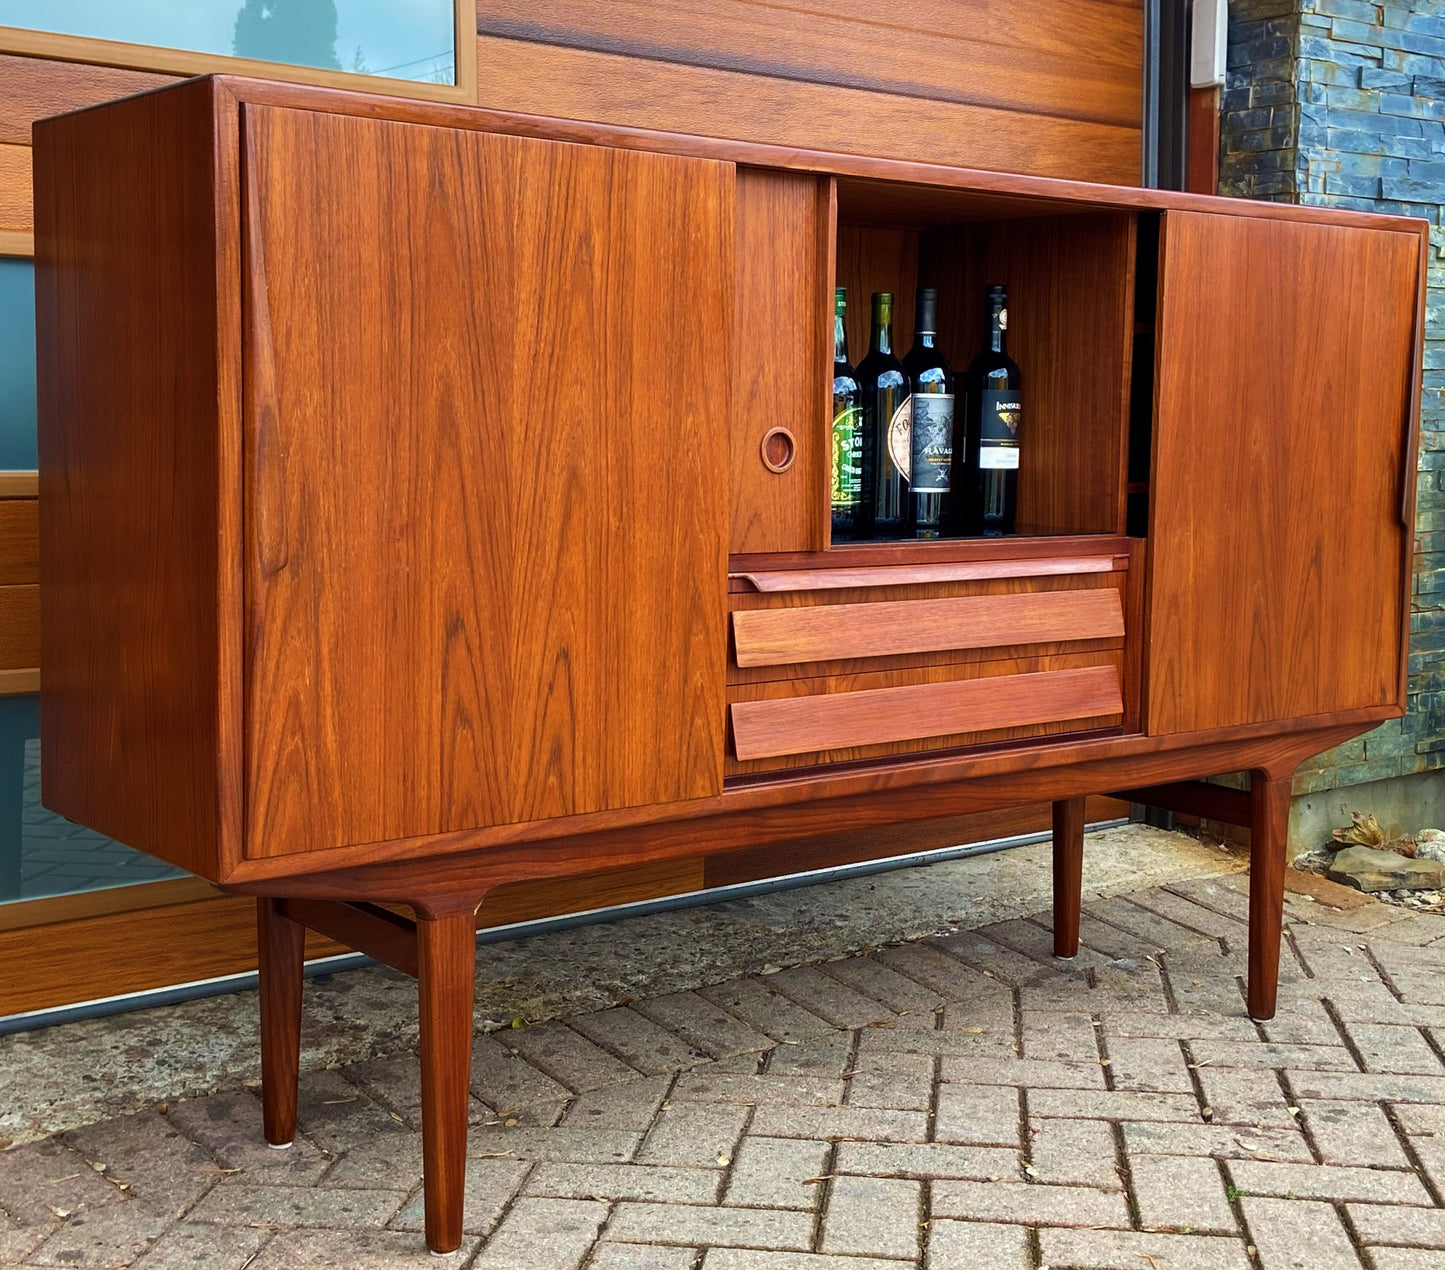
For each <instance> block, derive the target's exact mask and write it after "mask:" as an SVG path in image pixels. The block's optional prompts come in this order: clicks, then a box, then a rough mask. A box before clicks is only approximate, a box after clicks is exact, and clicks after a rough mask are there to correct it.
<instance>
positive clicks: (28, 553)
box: [0, 498, 40, 666]
mask: <svg viewBox="0 0 1445 1270" xmlns="http://www.w3.org/2000/svg"><path fill="white" fill-rule="evenodd" d="M39 581H40V507H39V504H38V502H37V501H36V500H35V499H34V498H0V586H14V585H16V584H18V583H22V582H39ZM36 652H37V654H38V653H39V649H37V650H36ZM30 664H31V665H32V666H33V665H37V664H38V660H37V661H35V662H31V663H30Z"/></svg>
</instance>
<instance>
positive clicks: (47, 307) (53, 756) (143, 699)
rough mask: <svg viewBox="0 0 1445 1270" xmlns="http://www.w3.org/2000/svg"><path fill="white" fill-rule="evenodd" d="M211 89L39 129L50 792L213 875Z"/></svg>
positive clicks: (89, 818) (216, 476)
mask: <svg viewBox="0 0 1445 1270" xmlns="http://www.w3.org/2000/svg"><path fill="white" fill-rule="evenodd" d="M213 92H214V88H213V85H212V84H210V83H206V82H204V81H196V82H193V83H190V84H186V85H183V86H179V87H177V88H175V89H173V90H171V91H170V92H168V93H165V94H157V95H151V96H146V97H137V98H132V99H130V100H128V101H125V102H122V103H118V104H115V105H113V106H110V107H109V108H107V109H106V110H104V111H100V112H94V113H87V114H81V115H68V116H64V117H61V118H59V119H54V120H50V121H47V122H44V123H41V124H38V125H37V126H36V190H37V210H38V213H39V214H38V217H37V259H36V309H37V317H38V322H37V328H38V341H37V353H38V398H39V433H40V565H41V576H42V577H43V578H44V579H45V583H46V591H45V602H44V604H43V606H42V611H41V667H42V670H43V672H44V688H43V691H42V693H41V751H42V764H41V769H42V777H41V781H42V798H43V801H44V803H45V805H46V806H47V807H49V808H50V809H52V810H54V811H58V812H60V813H61V814H62V815H65V816H68V817H69V818H71V819H73V820H77V821H80V822H81V823H82V824H86V825H89V826H90V827H91V828H93V829H97V830H99V831H100V832H101V833H104V834H106V835H108V836H109V837H112V838H115V839H117V840H119V841H121V842H124V843H126V844H128V845H130V846H134V847H138V848H140V849H141V850H145V851H150V852H151V853H153V854H156V855H160V856H163V857H164V858H166V859H168V860H170V861H172V862H173V863H175V864H178V865H180V866H182V867H183V868H187V869H189V870H191V871H192V872H195V873H202V874H209V875H210V876H212V877H215V876H217V874H218V870H219V859H218V854H219V852H218V838H219V824H220V820H221V818H222V808H221V802H220V799H221V777H220V775H219V770H218V769H219V767H220V764H219V763H218V755H219V754H220V753H221V749H222V745H223V740H222V737H221V727H220V723H219V710H220V706H219V700H220V698H221V696H222V694H223V693H224V691H225V686H226V685H225V679H226V676H225V675H224V674H223V672H222V669H221V667H222V661H221V656H220V642H221V638H222V636H221V629H222V619H221V617H220V614H219V608H220V605H219V599H218V596H219V589H220V583H219V579H220V576H221V568H220V559H221V557H220V554H219V553H220V542H221V524H222V521H223V518H224V514H225V513H224V510H223V509H224V507H225V506H226V504H227V502H228V498H234V499H235V501H239V499H238V492H237V491H235V490H230V491H227V490H223V489H222V488H220V487H219V483H220V480H221V476H220V473H221V471H222V467H223V461H222V457H221V454H220V432H221V425H220V423H219V421H218V416H220V417H224V416H223V412H224V410H225V409H226V407H227V394H226V390H225V389H226V382H227V381H226V378H225V371H224V368H223V365H222V363H223V360H224V356H225V353H226V350H224V349H223V348H222V347H221V341H220V338H219V335H218V330H219V326H220V323H221V320H222V318H221V315H222V314H223V313H224V312H225V309H226V301H225V299H224V298H223V296H222V295H221V293H220V291H219V290H218V278H217V275H218V272H220V266H219V264H218V260H220V259H222V258H223V250H224V244H223V242H222V240H223V237H224V232H225V230H224V222H223V220H222V218H221V212H220V206H221V199H220V197H219V196H218V195H217V193H216V189H217V183H216V178H215V175H214V171H213V162H212V147H213V143H214V138H215V130H216V126H217V125H216V119H215V116H214V113H213V106H214V96H213ZM27 153H28V151H27ZM234 281H235V280H234V279H232V280H231V282H232V285H234ZM158 350H165V355H160V354H159V352H158ZM234 351H235V350H233V352H234ZM236 616H239V615H236ZM98 772H104V773H105V779H104V780H99V779H97V778H96V773H98Z"/></svg>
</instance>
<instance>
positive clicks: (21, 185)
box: [0, 143, 35, 254]
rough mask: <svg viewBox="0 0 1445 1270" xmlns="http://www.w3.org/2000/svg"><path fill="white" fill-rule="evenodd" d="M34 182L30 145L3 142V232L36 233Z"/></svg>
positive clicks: (0, 164) (0, 176)
mask: <svg viewBox="0 0 1445 1270" xmlns="http://www.w3.org/2000/svg"><path fill="white" fill-rule="evenodd" d="M30 181H31V176H30V147H29V146H28V145H11V144H9V143H0V234H7V235H22V234H23V235H28V234H32V233H34V232H35V213H34V211H33V209H32V206H31V194H30ZM10 254H18V253H10Z"/></svg>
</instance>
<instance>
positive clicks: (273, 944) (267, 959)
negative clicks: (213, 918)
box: [256, 899, 306, 1147]
mask: <svg viewBox="0 0 1445 1270" xmlns="http://www.w3.org/2000/svg"><path fill="white" fill-rule="evenodd" d="M282 903H283V901H281V900H273V899H259V900H257V901H256V925H257V930H256V934H257V943H258V951H259V953H260V969H261V975H260V979H261V1120H262V1124H263V1126H264V1129H265V1133H266V1141H267V1142H269V1143H270V1144H271V1145H272V1146H277V1147H284V1146H290V1144H291V1142H292V1141H293V1140H294V1139H295V1137H296V1082H297V1075H298V1072H299V1070H300V1066H301V982H302V967H303V961H304V958H305V953H306V928H305V927H304V926H302V925H301V923H300V922H293V921H292V920H291V919H290V918H289V917H287V916H286V914H285V913H284V912H282V911H281V906H282Z"/></svg>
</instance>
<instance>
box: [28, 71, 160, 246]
mask: <svg viewBox="0 0 1445 1270" xmlns="http://www.w3.org/2000/svg"><path fill="white" fill-rule="evenodd" d="M175 78H176V77H175V76H174V75H157V74H152V73H150V72H148V71H132V70H121V69H119V68H116V67H112V66H89V65H85V64H83V63H79V62H57V61H51V60H49V59H48V58H43V57H17V56H15V55H13V54H9V53H0V255H29V254H30V253H31V251H32V250H33V249H34V248H33V244H32V242H31V239H30V236H31V234H32V232H33V230H34V215H33V213H32V210H31V192H30V183H31V174H30V125H31V124H32V123H34V122H35V120H37V119H44V118H45V117H46V116H47V115H57V114H60V113H62V112H64V111H67V110H77V109H79V108H80V107H82V106H91V105H95V104H96V103H97V102H102V101H110V100H111V99H113V98H115V97H124V96H126V95H128V94H130V93H135V92H140V91H141V90H143V89H146V88H153V87H155V86H157V85H159V84H164V83H167V82H169V81H171V80H173V79H175Z"/></svg>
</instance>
